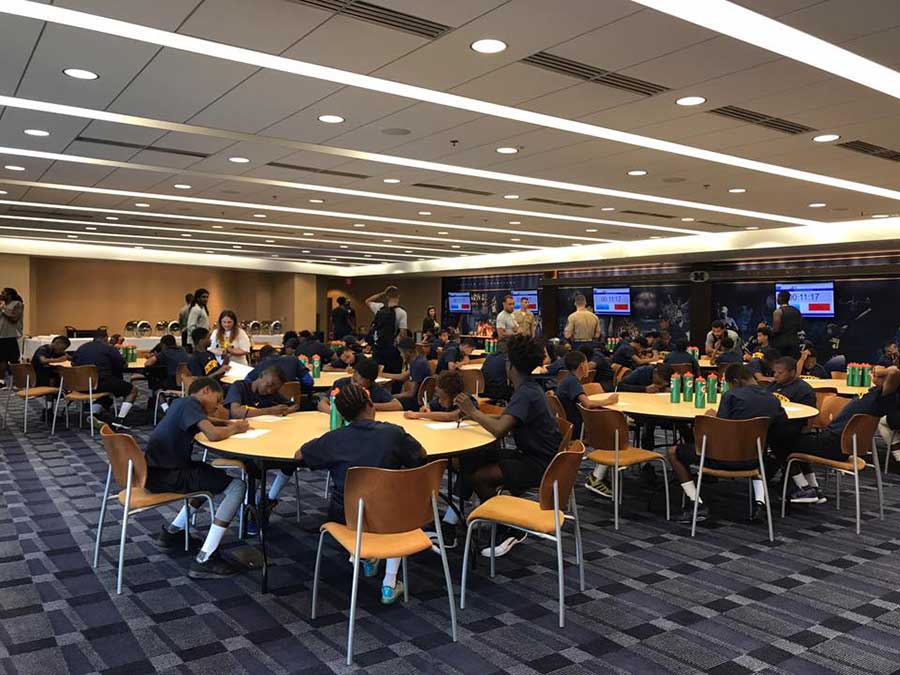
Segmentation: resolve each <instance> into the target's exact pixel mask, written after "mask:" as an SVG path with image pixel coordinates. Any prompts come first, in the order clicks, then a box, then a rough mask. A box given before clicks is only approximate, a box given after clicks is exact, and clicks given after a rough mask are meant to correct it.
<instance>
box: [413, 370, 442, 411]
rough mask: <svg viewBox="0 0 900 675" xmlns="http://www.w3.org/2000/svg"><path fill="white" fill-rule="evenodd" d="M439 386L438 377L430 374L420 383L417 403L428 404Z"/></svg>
mask: <svg viewBox="0 0 900 675" xmlns="http://www.w3.org/2000/svg"><path fill="white" fill-rule="evenodd" d="M436 387H437V378H436V377H435V376H434V375H429V376H428V377H426V378H425V379H424V380H422V383H421V384H420V385H419V391H418V392H417V393H416V403H421V404H422V405H427V404H428V402H429V401H431V399H433V398H434V390H435V388H436Z"/></svg>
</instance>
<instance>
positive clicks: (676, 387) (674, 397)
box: [669, 373, 681, 403]
mask: <svg viewBox="0 0 900 675" xmlns="http://www.w3.org/2000/svg"><path fill="white" fill-rule="evenodd" d="M669 387H670V389H669V400H670V401H672V403H678V402H679V401H681V375H680V374H679V373H672V379H671V381H670V382H669Z"/></svg>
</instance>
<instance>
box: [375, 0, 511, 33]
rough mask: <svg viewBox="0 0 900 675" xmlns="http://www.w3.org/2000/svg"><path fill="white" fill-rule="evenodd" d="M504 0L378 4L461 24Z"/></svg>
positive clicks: (386, 1)
mask: <svg viewBox="0 0 900 675" xmlns="http://www.w3.org/2000/svg"><path fill="white" fill-rule="evenodd" d="M503 1H504V0H454V1H453V2H446V0H379V2H378V5H379V6H381V7H387V8H388V9H393V10H395V11H397V12H403V13H404V14H410V15H412V16H417V17H421V18H423V19H428V20H429V21H434V22H436V23H442V24H444V25H446V26H453V27H456V26H461V25H462V24H464V23H468V22H469V21H472V20H474V19H477V18H478V17H479V16H481V15H482V14H485V13H486V12H490V11H491V10H492V9H494V8H495V7H499V6H500V5H502V4H503Z"/></svg>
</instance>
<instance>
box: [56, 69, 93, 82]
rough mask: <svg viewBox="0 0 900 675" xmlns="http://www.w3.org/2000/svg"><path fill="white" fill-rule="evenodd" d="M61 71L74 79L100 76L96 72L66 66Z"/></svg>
mask: <svg viewBox="0 0 900 675" xmlns="http://www.w3.org/2000/svg"><path fill="white" fill-rule="evenodd" d="M63 73H64V74H65V75H68V76H69V77H71V78H72V79H75V80H96V79H97V78H98V77H100V76H99V75H98V74H97V73H94V72H91V71H90V70H84V69H82V68H66V69H65V70H64V71H63Z"/></svg>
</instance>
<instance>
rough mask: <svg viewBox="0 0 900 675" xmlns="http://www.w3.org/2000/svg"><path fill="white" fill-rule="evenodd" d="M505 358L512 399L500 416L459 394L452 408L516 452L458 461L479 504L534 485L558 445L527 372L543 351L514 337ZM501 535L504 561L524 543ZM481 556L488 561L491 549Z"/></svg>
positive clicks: (556, 431) (554, 423)
mask: <svg viewBox="0 0 900 675" xmlns="http://www.w3.org/2000/svg"><path fill="white" fill-rule="evenodd" d="M506 355H507V359H508V361H507V366H506V370H507V374H508V377H509V380H510V382H511V383H512V385H513V394H512V397H511V398H510V399H509V403H508V404H507V406H506V408H505V410H504V411H503V413H502V414H501V415H499V416H494V415H487V414H485V413H483V412H481V411H480V410H479V409H478V408H477V407H476V406H475V404H474V403H472V400H471V399H470V398H469V397H468V396H466V395H464V394H460V395H459V396H457V397H456V405H457V407H459V409H460V410H461V411H462V413H463V415H464V416H465V417H466V418H468V419H473V420H475V421H476V422H478V424H480V425H481V426H483V427H484V428H485V429H487V430H488V431H489V432H490V433H491V434H492V435H493V436H494V438H497V439H500V438H503V437H504V436H506V435H508V434H509V435H512V437H513V439H514V440H515V444H516V448H515V450H508V449H500V448H493V449H492V450H491V451H489V452H486V453H485V454H484V455H483V456H482V457H481V458H480V459H479V458H471V459H470V458H468V457H464V458H463V459H464V460H467V461H464V462H463V464H464V467H463V473H464V476H465V477H464V480H465V481H466V483H467V484H468V485H469V486H471V487H472V488H473V489H474V490H475V492H476V493H477V494H478V496H479V497H480V498H481V500H482V501H483V502H484V501H487V500H488V499H490V498H491V497H492V496H494V495H495V494H497V488H499V487H500V486H501V485H502V486H504V487H506V488H507V489H510V490H513V491H517V490H526V489H528V488H532V487H536V486H537V485H539V484H540V482H541V478H542V477H543V475H544V471H545V470H546V468H547V465H548V464H549V463H550V461H551V460H552V459H553V457H554V456H556V453H557V452H558V451H559V446H560V443H561V442H562V435H561V434H560V431H559V424H558V423H557V421H556V418H555V416H554V415H553V413H552V412H551V411H550V406H549V404H548V403H547V397H546V396H545V395H544V390H543V388H542V387H541V386H540V385H539V384H538V383H536V382H534V381H533V380H532V379H531V372H532V371H533V370H534V369H535V368H537V367H538V366H540V365H541V363H542V362H543V360H544V350H543V349H542V348H541V346H540V344H538V342H536V341H535V339H534V338H532V337H529V336H527V335H513V336H511V337H510V338H509V341H508V343H507V354H506ZM448 511H450V510H449V509H448ZM444 520H445V522H446V521H447V518H446V517H445V519H444ZM501 529H503V530H504V531H503V532H502V535H501V536H500V537H498V539H499V540H500V542H501V543H500V545H499V546H497V549H496V554H497V555H505V554H506V553H508V552H509V551H510V550H511V549H512V547H513V546H515V545H516V544H517V543H519V542H521V541H523V540H524V536H522V537H521V538H517V537H516V536H515V535H514V534H513V533H512V531H511V530H509V529H508V528H501ZM481 553H482V555H484V556H485V557H489V556H490V554H491V552H490V548H489V547H488V548H485V549H484V550H482V552H481Z"/></svg>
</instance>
